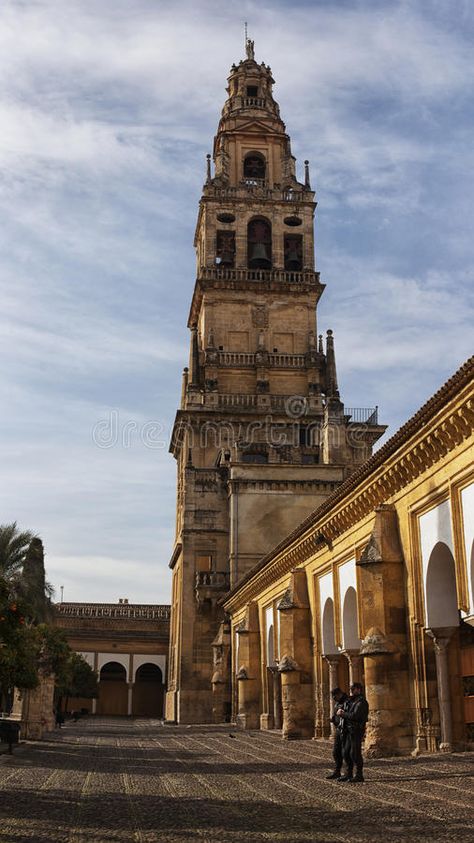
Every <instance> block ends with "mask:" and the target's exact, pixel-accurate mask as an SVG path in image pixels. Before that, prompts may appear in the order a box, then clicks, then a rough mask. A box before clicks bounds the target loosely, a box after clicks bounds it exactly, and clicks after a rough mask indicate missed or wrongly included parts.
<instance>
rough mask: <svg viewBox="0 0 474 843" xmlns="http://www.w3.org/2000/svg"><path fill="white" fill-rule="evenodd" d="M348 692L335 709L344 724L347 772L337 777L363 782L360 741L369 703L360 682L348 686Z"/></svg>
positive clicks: (340, 779)
mask: <svg viewBox="0 0 474 843" xmlns="http://www.w3.org/2000/svg"><path fill="white" fill-rule="evenodd" d="M349 693H350V697H349V699H348V700H347V702H346V703H345V704H344V705H343V706H342V707H339V708H338V709H337V711H336V715H337V717H340V718H341V719H342V720H343V721H344V723H345V726H346V736H345V740H344V750H343V757H344V761H345V764H346V767H347V772H346V775H345V776H341V777H340V778H339V781H341V782H363V781H364V776H363V773H362V770H363V767H364V761H363V758H362V741H363V740H364V737H365V727H366V724H367V719H368V716H369V704H368V702H367V700H366V699H365V697H364V691H363V688H362V685H361V684H360V682H354V684H353V685H351V687H350V688H349ZM354 767H355V776H354Z"/></svg>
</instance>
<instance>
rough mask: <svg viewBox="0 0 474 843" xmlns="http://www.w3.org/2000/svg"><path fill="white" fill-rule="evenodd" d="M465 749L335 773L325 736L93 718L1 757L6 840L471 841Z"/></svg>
mask: <svg viewBox="0 0 474 843" xmlns="http://www.w3.org/2000/svg"><path fill="white" fill-rule="evenodd" d="M473 760H474V757H473V756H472V755H469V754H452V755H443V756H422V757H420V758H418V759H416V760H415V759H396V760H393V759H392V760H386V759H384V760H377V761H370V762H368V764H367V767H366V779H367V780H366V783H365V784H359V785H355V784H354V785H348V784H338V783H336V782H334V783H333V782H330V781H326V779H325V775H326V773H327V772H328V771H329V770H330V769H331V764H330V752H329V747H328V745H327V743H326V742H322V741H321V742H320V741H298V742H293V743H283V742H282V741H281V739H280V738H279V736H278V735H276V734H272V733H269V732H266V733H265V732H263V733H262V732H252V733H251V734H248V733H243V732H238V731H234V730H232V728H231V727H223V726H202V727H198V726H193V727H171V726H162V725H161V723H160V722H159V721H153V720H151V721H150V720H125V719H123V720H122V719H118V718H117V719H115V720H114V719H112V718H110V719H106V718H104V719H102V718H100V719H99V718H97V719H91V720H84V721H80V722H79V723H78V724H76V725H73V724H67V726H66V727H65V728H64V729H62V730H61V731H60V732H57V733H55V734H54V735H52V736H51V738H50V739H49V740H47V741H42V742H38V743H29V744H23V745H21V746H20V747H18V748H17V749H16V750H15V752H14V755H13V756H7V755H2V756H1V757H0V840H1V841H2V843H19V842H20V841H24V843H33V841H34V843H56V841H57V843H59V841H61V843H62V841H69V843H86V841H87V843H91V841H126V842H127V843H130V841H137V843H152V842H153V843H155V841H160V843H171V841H172V843H182V841H183V842H184V841H202V843H206V842H207V841H212V842H213V843H214V841H216V843H227V841H229V843H230V841H232V843H234V841H240V840H245V841H255V843H257V841H283V843H297V841H298V843H299V841H318V842H319V841H327V843H332V841H348V842H349V841H350V843H359V842H360V843H365V842H366V841H380V840H382V841H383V843H390V842H391V843H403V841H415V840H421V841H425V840H430V841H458V840H465V841H468V840H474V835H473V819H474V812H473V805H474V781H473V772H474V770H473V763H472V762H473Z"/></svg>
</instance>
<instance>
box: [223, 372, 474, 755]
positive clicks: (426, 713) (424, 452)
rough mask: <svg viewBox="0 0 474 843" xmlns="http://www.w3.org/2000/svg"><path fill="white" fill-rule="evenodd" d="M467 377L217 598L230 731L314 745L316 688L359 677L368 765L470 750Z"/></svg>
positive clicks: (473, 476)
mask: <svg viewBox="0 0 474 843" xmlns="http://www.w3.org/2000/svg"><path fill="white" fill-rule="evenodd" d="M473 375H474V359H473V358H471V359H470V360H469V361H467V363H466V364H465V365H464V366H463V367H462V368H461V369H460V370H459V371H458V372H457V373H456V374H455V375H454V376H453V377H452V378H451V379H450V380H449V381H448V382H447V383H446V384H445V385H444V386H443V387H442V389H440V390H439V392H437V393H436V394H435V395H434V396H433V397H432V398H431V399H430V400H429V401H428V402H427V403H426V404H425V405H424V406H423V407H422V408H421V409H420V410H419V411H418V413H416V414H415V416H413V417H412V418H411V419H410V420H409V421H408V422H407V423H406V424H405V425H404V426H403V427H402V428H401V429H400V430H399V431H398V432H397V433H396V434H395V435H394V436H393V437H392V438H391V439H390V440H389V441H388V442H387V443H386V444H385V445H384V446H383V447H382V448H381V449H380V450H379V451H378V452H377V453H376V454H374V456H373V457H372V458H371V459H370V460H369V461H368V462H367V463H365V464H364V465H363V466H361V468H359V469H358V470H357V471H355V472H354V474H352V475H351V476H350V477H349V479H348V480H346V481H345V483H344V484H343V485H342V486H341V487H340V488H339V489H338V490H337V491H336V492H335V493H334V494H333V495H332V497H330V498H329V499H328V500H327V501H325V502H324V503H323V504H322V505H321V506H320V507H319V508H318V509H317V510H315V512H314V513H313V514H312V515H311V516H310V517H309V518H307V519H306V520H305V521H304V522H303V523H302V524H301V525H300V527H298V528H297V529H296V530H294V531H293V533H291V534H290V536H288V538H287V539H285V540H284V541H283V542H281V543H280V544H279V545H278V547H277V548H276V549H275V550H274V551H272V552H271V553H270V554H268V555H267V556H266V557H265V558H264V559H262V560H261V562H260V563H259V564H258V565H257V566H255V567H254V568H253V569H252V570H251V571H250V572H249V574H248V575H247V576H246V577H244V578H243V580H242V581H241V582H240V583H238V584H237V586H236V587H235V588H234V589H233V590H232V591H231V592H230V593H229V594H228V595H227V597H226V598H225V600H224V601H223V602H224V608H225V609H226V611H227V612H228V613H229V615H230V617H231V623H230V629H229V634H228V640H229V643H231V644H232V646H231V652H232V659H231V662H230V664H231V666H230V676H231V684H232V694H231V701H232V705H233V714H234V717H236V719H237V721H238V722H239V723H240V724H241V725H242V726H243V727H244V728H253V729H255V728H264V729H272V728H280V727H282V728H283V736H284V737H287V738H294V737H303V736H305V737H311V736H315V737H322V736H328V735H329V710H330V689H331V688H333V687H336V686H340V687H342V688H345V689H347V688H348V686H349V684H350V682H351V681H353V680H361V681H362V682H363V684H364V686H365V689H366V694H367V698H368V700H369V705H370V710H371V714H370V720H369V726H368V731H367V741H366V747H367V751H368V753H369V754H372V755H384V754H391V753H393V752H395V753H409V752H415V753H417V752H421V751H431V752H433V751H437V750H450V749H453V748H454V749H456V748H458V749H466V748H473V747H474V470H473V463H472V448H473V432H472V431H473V421H474V408H473V380H474V379H473ZM222 640H223V637H222V636H221V641H222ZM223 649H224V648H223V647H222V646H221V647H220V650H221V652H219V651H218V652H216V659H217V663H218V665H219V670H217V671H215V673H214V679H215V682H214V686H213V690H214V695H215V699H216V706H215V711H216V719H218V718H219V715H220V712H219V706H220V705H221V701H222V699H223V694H222V687H221V686H222V683H223V681H224V676H225V674H226V669H227V666H226V665H227V662H226V654H225V653H224V652H223ZM216 650H218V648H217V647H216Z"/></svg>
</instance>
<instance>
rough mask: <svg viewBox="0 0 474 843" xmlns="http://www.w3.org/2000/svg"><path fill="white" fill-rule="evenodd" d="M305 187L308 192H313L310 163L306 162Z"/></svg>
mask: <svg viewBox="0 0 474 843" xmlns="http://www.w3.org/2000/svg"><path fill="white" fill-rule="evenodd" d="M304 186H305V188H306V190H311V182H310V180H309V161H305V162H304Z"/></svg>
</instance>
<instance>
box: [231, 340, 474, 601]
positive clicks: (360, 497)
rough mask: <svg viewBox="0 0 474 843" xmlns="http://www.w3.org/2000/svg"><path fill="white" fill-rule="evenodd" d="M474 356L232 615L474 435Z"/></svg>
mask: <svg viewBox="0 0 474 843" xmlns="http://www.w3.org/2000/svg"><path fill="white" fill-rule="evenodd" d="M473 384H474V357H471V358H470V359H469V360H467V362H466V363H465V364H464V366H462V367H461V368H460V369H459V370H458V371H457V372H456V373H455V374H454V375H453V377H452V378H450V379H449V380H448V381H447V382H446V383H445V384H444V386H443V387H441V389H440V390H439V391H438V392H437V393H436V394H435V395H434V396H433V397H432V398H431V399H430V400H429V401H428V402H427V403H426V404H425V405H423V407H421V409H420V410H418V412H417V413H415V415H414V416H413V417H412V418H411V419H409V421H408V422H406V424H405V425H403V427H401V428H400V430H399V431H398V432H397V433H395V435H394V436H392V438H391V439H389V441H388V442H387V443H386V444H385V445H384V446H383V447H382V448H381V449H380V450H379V451H377V453H376V454H374V456H373V457H371V458H370V459H369V460H368V461H367V462H366V463H364V465H362V466H361V467H360V468H359V469H358V470H357V471H355V472H354V473H353V474H352V475H351V476H350V477H349V478H348V480H346V481H345V482H344V483H343V484H342V485H341V486H339V488H338V489H337V491H336V492H335V493H334V494H333V495H331V496H330V497H329V498H328V499H327V500H326V501H325V502H324V503H323V504H322V505H321V506H320V507H318V509H316V510H315V511H314V512H313V513H312V514H311V515H310V516H309V517H308V518H306V519H305V521H303V522H302V524H300V526H299V527H297V528H296V530H294V531H293V532H292V533H290V535H289V536H287V538H286V539H284V540H283V542H281V543H280V544H279V545H277V547H276V548H274V550H273V551H271V552H270V553H269V554H267V555H266V556H265V557H263V559H262V560H261V561H260V562H259V563H258V564H257V565H256V566H255V567H254V568H253V569H252V570H251V571H249V573H248V574H247V575H246V576H245V577H244V578H243V579H242V580H241V582H240V583H239V584H238V585H237V586H236V587H235V588H234V589H232V590H231V591H230V592H229V594H228V595H227V597H226V599H225V600H223V601H222V602H223V604H224V606H225V608H226V610H227V611H232V610H235V609H236V608H237V607H238V606H240V605H242V604H244V603H246V602H247V601H248V600H249V599H251V598H254V597H255V596H256V595H257V594H258V593H259V592H260V591H261V590H263V589H264V588H266V587H267V586H269V585H271V584H272V582H274V581H275V580H277V579H279V578H281V577H284V576H285V575H287V574H288V573H289V572H290V571H291V570H292V568H293V567H295V566H297V565H301V564H303V563H305V562H307V561H308V560H309V559H310V558H311V556H313V555H314V553H315V552H316V551H317V550H318V549H319V548H320V547H321V544H319V546H318V534H323V535H324V537H325V539H326V540H327V539H329V541H333V540H334V539H335V538H336V537H337V536H339V535H342V534H343V533H344V532H346V530H348V529H350V528H351V527H352V526H353V525H355V524H357V523H358V522H359V521H361V520H362V519H363V518H365V517H366V516H368V515H370V513H371V512H373V510H374V509H375V507H376V506H380V505H381V504H383V503H385V502H386V500H387V499H388V498H390V497H392V496H393V495H394V494H396V493H397V492H398V491H400V490H402V489H403V488H404V487H405V486H407V485H408V484H409V483H411V482H412V481H413V480H415V479H416V478H417V477H419V476H421V475H422V474H423V473H424V472H426V471H427V470H429V469H430V468H431V467H432V466H433V465H434V464H436V463H437V462H439V461H440V460H441V459H442V458H443V457H445V456H446V455H447V454H448V453H449V452H450V451H452V450H453V448H454V447H457V446H458V445H460V444H461V443H462V442H463V441H464V440H465V439H467V438H469V437H470V436H472V433H473V431H474V398H473V393H474V385H473Z"/></svg>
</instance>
